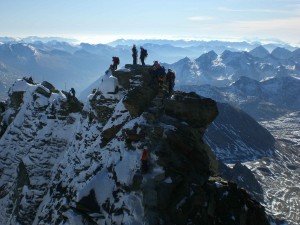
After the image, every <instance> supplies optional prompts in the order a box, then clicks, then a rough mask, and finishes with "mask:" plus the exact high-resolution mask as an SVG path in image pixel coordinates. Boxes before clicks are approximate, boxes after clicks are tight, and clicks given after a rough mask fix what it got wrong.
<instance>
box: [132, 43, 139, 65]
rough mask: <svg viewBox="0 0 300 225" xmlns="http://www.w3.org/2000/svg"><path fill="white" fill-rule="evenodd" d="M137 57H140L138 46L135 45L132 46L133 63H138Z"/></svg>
mask: <svg viewBox="0 0 300 225" xmlns="http://www.w3.org/2000/svg"><path fill="white" fill-rule="evenodd" d="M137 57H138V51H137V49H136V46H135V45H133V47H132V58H133V65H136V64H137Z"/></svg>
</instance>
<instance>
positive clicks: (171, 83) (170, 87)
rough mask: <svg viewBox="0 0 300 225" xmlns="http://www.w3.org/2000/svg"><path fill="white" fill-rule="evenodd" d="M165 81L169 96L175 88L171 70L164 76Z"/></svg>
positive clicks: (173, 74)
mask: <svg viewBox="0 0 300 225" xmlns="http://www.w3.org/2000/svg"><path fill="white" fill-rule="evenodd" d="M166 81H167V84H168V92H169V94H171V93H172V92H173V89H174V86H175V72H174V71H173V70H171V69H168V73H167V75H166Z"/></svg>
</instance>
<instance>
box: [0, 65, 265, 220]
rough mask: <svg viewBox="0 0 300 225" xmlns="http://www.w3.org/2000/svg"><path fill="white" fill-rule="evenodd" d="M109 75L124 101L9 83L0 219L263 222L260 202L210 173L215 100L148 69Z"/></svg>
mask: <svg viewBox="0 0 300 225" xmlns="http://www.w3.org/2000/svg"><path fill="white" fill-rule="evenodd" d="M113 75H114V76H115V77H117V78H118V82H119V84H120V85H121V86H122V88H121V91H120V93H119V94H120V96H121V98H120V99H119V100H118V99H106V98H104V96H103V95H102V94H101V93H99V92H96V93H94V94H92V95H90V96H89V98H88V100H87V102H86V104H85V105H84V107H83V108H82V105H81V103H80V102H79V101H78V100H77V99H76V98H72V97H71V96H68V93H64V92H58V93H54V92H53V90H55V88H51V89H52V90H50V89H49V87H50V85H48V84H45V86H43V85H41V84H36V85H29V84H26V83H24V82H23V81H19V82H21V83H17V84H16V86H14V87H13V88H12V90H11V95H10V96H13V95H14V93H22V95H21V94H20V96H19V98H17V99H18V100H16V99H15V100H10V101H11V102H9V103H8V104H7V105H8V106H9V107H10V108H11V109H9V108H5V112H4V113H3V116H2V117H0V118H1V119H2V122H6V123H7V124H8V127H7V129H6V131H5V133H4V134H3V136H2V137H1V139H0V147H1V152H0V161H1V163H0V176H1V177H0V208H1V210H0V223H1V224H16V223H18V224H66V225H67V224H149V225H150V224H151V225H152V224H208V225H210V224H211V225H212V224H219V225H221V224H222V225H223V224H232V225H233V224H241V225H250V224H257V225H265V224H269V223H268V220H267V218H266V215H265V212H264V208H263V207H262V206H261V205H260V204H259V203H258V202H256V201H255V200H253V199H252V198H251V197H250V195H249V194H247V193H246V192H245V191H244V190H242V189H239V188H237V186H236V184H234V183H232V182H227V181H226V180H224V179H223V178H221V177H218V176H217V173H218V172H217V171H218V162H217V161H216V159H215V156H214V154H213V153H212V151H211V149H210V148H209V147H208V146H207V145H206V144H205V143H204V142H203V140H202V137H203V134H204V131H205V129H206V128H207V127H208V125H209V124H211V123H212V121H213V120H214V119H215V118H216V116H217V115H218V109H217V104H216V102H214V101H213V100H211V99H206V98H202V97H200V96H198V95H196V94H195V93H184V92H174V94H173V95H172V96H169V95H168V94H167V93H166V91H165V90H164V89H159V87H158V84H157V82H156V79H155V77H154V76H153V75H151V74H150V73H149V67H140V66H137V67H133V66H131V65H127V70H126V71H115V72H114V73H113ZM46 86H47V87H46ZM42 90H43V91H42ZM12 101H13V102H14V104H12ZM13 108H14V110H12V109H13ZM8 121H10V123H9V122H8ZM144 148H147V149H148V152H149V157H148V159H147V161H148V170H147V171H142V170H141V156H142V150H143V149H144Z"/></svg>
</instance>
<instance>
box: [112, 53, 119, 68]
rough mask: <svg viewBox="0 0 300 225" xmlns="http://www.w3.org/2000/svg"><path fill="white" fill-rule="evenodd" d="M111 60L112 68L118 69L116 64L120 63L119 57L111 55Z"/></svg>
mask: <svg viewBox="0 0 300 225" xmlns="http://www.w3.org/2000/svg"><path fill="white" fill-rule="evenodd" d="M112 61H113V69H114V70H116V69H118V65H119V64H120V59H119V57H116V56H113V57H112Z"/></svg>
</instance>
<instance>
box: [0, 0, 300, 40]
mask: <svg viewBox="0 0 300 225" xmlns="http://www.w3.org/2000/svg"><path fill="white" fill-rule="evenodd" d="M299 27H300V0H251V1H248V0H243V1H242V0H222V1H221V0H210V1H207V0H202V1H201V0H182V1H179V0H151V1H143V0H113V1H104V0H0V36H10V37H26V36H61V37H67V38H75V39H78V40H80V41H86V42H91V43H105V42H108V41H111V40H114V39H118V38H125V39H129V38H135V39H136V38H138V39H146V38H155V39H200V40H210V39H218V40H273V39H280V40H282V41H285V42H288V43H291V44H298V45H299V44H300V28H299Z"/></svg>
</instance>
